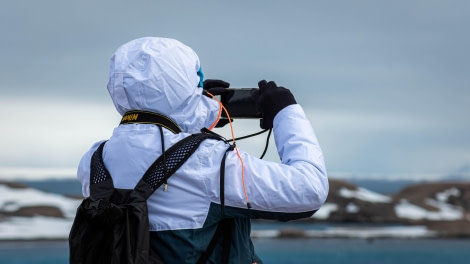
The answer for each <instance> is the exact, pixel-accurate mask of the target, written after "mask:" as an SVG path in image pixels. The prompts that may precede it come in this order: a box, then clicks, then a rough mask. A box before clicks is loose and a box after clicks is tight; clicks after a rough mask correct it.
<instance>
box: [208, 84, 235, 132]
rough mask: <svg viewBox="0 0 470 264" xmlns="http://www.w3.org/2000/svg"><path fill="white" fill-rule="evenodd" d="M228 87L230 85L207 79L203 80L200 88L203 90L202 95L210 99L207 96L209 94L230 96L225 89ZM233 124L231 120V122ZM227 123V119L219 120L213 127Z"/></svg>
mask: <svg viewBox="0 0 470 264" xmlns="http://www.w3.org/2000/svg"><path fill="white" fill-rule="evenodd" d="M229 87H230V83H228V82H226V81H222V80H217V79H207V80H204V82H203V86H202V88H203V89H204V95H206V96H208V97H211V96H210V95H208V94H207V92H209V93H210V94H212V95H224V96H232V95H230V94H229V93H231V92H229V91H227V88H229ZM231 121H232V122H233V119H232V120H231ZM228 123H229V120H228V119H220V120H219V122H218V123H217V124H216V125H215V127H223V126H225V125H226V124H228Z"/></svg>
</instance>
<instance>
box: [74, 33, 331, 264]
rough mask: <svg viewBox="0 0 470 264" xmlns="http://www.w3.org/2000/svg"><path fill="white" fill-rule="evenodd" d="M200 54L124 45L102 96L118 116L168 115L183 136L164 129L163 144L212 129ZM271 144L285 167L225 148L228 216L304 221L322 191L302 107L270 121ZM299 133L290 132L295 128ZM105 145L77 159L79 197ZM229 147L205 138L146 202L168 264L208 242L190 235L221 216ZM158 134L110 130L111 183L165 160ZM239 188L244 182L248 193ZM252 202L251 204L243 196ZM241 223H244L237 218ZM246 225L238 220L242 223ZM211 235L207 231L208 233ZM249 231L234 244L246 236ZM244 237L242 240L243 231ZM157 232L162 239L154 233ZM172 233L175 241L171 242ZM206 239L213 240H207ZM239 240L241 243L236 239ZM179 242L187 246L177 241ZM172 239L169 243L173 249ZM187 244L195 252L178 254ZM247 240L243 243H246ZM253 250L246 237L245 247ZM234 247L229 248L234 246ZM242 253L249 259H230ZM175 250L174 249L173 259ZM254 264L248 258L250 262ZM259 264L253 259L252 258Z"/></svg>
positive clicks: (190, 256)
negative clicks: (164, 187) (222, 169)
mask: <svg viewBox="0 0 470 264" xmlns="http://www.w3.org/2000/svg"><path fill="white" fill-rule="evenodd" d="M199 70H200V63H199V58H198V56H197V55H196V53H195V52H194V51H193V50H192V49H191V48H189V47H187V46H185V45H184V44H182V43H181V42H179V41H177V40H173V39H167V38H154V37H148V38H140V39H136V40H133V41H131V42H128V43H126V44H124V45H123V46H121V47H120V48H119V49H118V50H117V51H116V52H115V54H114V55H113V56H112V58H111V64H110V75H109V82H108V91H109V93H110V95H111V98H112V100H113V102H114V105H115V106H116V109H117V110H118V112H119V113H120V114H121V115H124V113H125V112H127V111H130V110H145V111H150V112H156V113H159V114H163V115H165V116H168V117H169V118H171V119H172V120H173V121H174V122H176V124H177V125H178V126H179V127H180V128H181V129H182V131H183V132H181V133H179V134H173V133H172V132H171V131H169V130H167V129H163V132H164V139H165V142H164V143H165V144H164V145H165V147H166V148H169V147H170V146H172V145H173V144H175V143H176V142H178V141H179V140H181V139H182V138H184V137H186V136H188V135H189V134H192V133H198V132H199V131H200V129H201V128H204V127H211V126H212V125H213V124H214V123H216V122H217V121H218V120H217V118H218V113H219V107H220V106H219V103H218V102H216V101H215V100H213V99H211V98H208V97H206V96H204V95H202V88H200V87H198V84H199V83H200V81H201V79H200V76H199V75H198V71H199ZM273 124H274V127H273V133H274V139H275V142H276V147H277V150H278V153H279V155H280V158H281V161H282V163H275V162H269V161H263V160H260V159H259V158H256V157H253V156H251V155H249V154H248V153H246V152H244V151H243V150H239V153H240V155H241V158H242V160H243V163H244V182H243V179H242V165H241V162H240V160H239V158H238V157H237V155H236V153H235V151H229V152H228V154H227V157H226V165H225V205H226V206H227V208H228V209H226V214H227V216H228V217H234V218H237V219H245V220H247V221H248V222H246V221H244V224H243V225H245V224H248V225H249V219H250V218H251V219H253V218H269V219H280V220H290V219H297V218H301V217H308V216H310V215H312V214H313V213H314V212H315V211H316V210H318V209H319V208H320V207H321V205H322V204H323V203H324V201H325V199H326V197H327V194H328V179H327V176H326V169H325V164H324V160H323V154H322V151H321V149H320V146H319V144H318V142H317V138H316V136H315V134H314V131H313V129H312V127H311V125H310V123H309V121H308V120H307V118H306V117H305V114H304V112H303V110H302V108H301V107H300V106H299V105H297V104H295V105H290V106H288V107H286V108H284V109H283V110H281V111H280V112H279V113H278V114H277V115H276V117H275V118H274V122H273ZM293 128H295V129H293ZM100 143H101V142H97V143H95V144H94V145H93V146H92V147H91V149H90V150H89V151H88V152H87V153H86V154H85V155H84V156H83V158H82V159H81V161H80V164H79V167H78V179H79V180H80V182H81V183H82V186H83V195H84V196H85V197H87V196H89V177H90V160H91V156H92V154H93V153H94V151H95V150H96V149H97V147H98V146H99V144H100ZM227 147H228V145H227V144H226V143H224V142H222V141H217V140H212V139H209V140H205V141H203V142H202V144H201V145H200V146H199V148H198V149H197V151H196V152H195V153H194V154H193V155H192V156H191V157H190V158H189V159H188V160H187V161H186V162H185V164H184V165H183V166H182V167H181V168H180V169H179V170H178V171H177V172H176V173H175V174H174V175H173V176H172V177H171V178H169V180H168V191H163V190H162V187H161V188H160V189H158V190H156V191H155V193H154V194H153V195H152V196H151V197H150V198H149V200H148V209H149V222H150V231H152V233H155V241H157V242H158V243H157V242H155V243H157V244H158V246H159V247H160V249H159V250H160V253H161V254H162V255H164V256H163V258H164V259H165V260H166V261H167V262H168V263H191V262H193V263H194V259H197V257H198V256H199V255H198V254H199V253H200V252H201V251H203V250H204V249H205V247H206V246H207V243H208V241H207V243H205V242H201V241H199V240H198V239H197V240H198V241H193V242H188V241H189V240H191V239H194V234H195V233H194V232H196V233H197V232H199V233H197V234H200V232H204V229H205V227H207V226H208V225H210V223H212V222H214V223H215V222H217V221H218V220H220V219H219V218H217V217H215V218H214V217H212V214H213V213H215V212H219V213H220V210H219V209H217V210H214V208H219V207H220V204H221V201H220V197H219V190H220V186H219V185H220V182H219V177H220V164H221V160H222V157H223V154H224V153H225V151H226V149H227ZM161 154H162V153H161V140H160V131H159V129H158V127H157V126H155V125H153V124H125V125H119V126H118V127H116V128H115V129H114V132H113V134H112V136H111V138H110V139H109V140H108V142H107V143H106V145H105V146H104V151H103V160H104V164H105V165H106V168H107V169H108V171H109V172H110V174H111V176H112V178H113V182H114V186H115V187H116V188H122V189H132V188H134V187H135V185H136V183H137V182H138V181H139V180H140V178H141V177H142V175H143V174H144V173H145V171H146V170H147V168H148V167H149V166H150V165H151V164H152V163H153V162H154V161H155V160H156V159H157V158H158V157H159V156H160V155H161ZM244 186H246V194H245V189H244ZM247 197H248V201H249V202H250V204H251V205H252V208H251V209H248V208H247V201H246V198H247ZM242 222H243V221H242ZM240 225H242V224H240ZM211 230H213V229H211ZM249 230H250V229H249V227H247V231H244V232H245V234H244V235H242V236H240V237H239V238H238V239H240V240H249ZM246 232H248V234H246ZM159 234H162V235H161V236H159ZM172 236H174V237H177V238H175V239H174V241H173V242H175V241H176V242H175V243H173V242H172V241H168V240H172V239H171V237H172ZM206 237H209V238H210V236H206ZM234 239H237V238H234ZM180 240H185V241H186V242H185V243H181V244H179V242H177V241H180ZM172 243H173V244H172ZM188 243H189V244H192V245H193V246H194V247H195V248H192V249H187V250H183V249H178V250H176V251H175V248H176V247H180V248H181V247H182V245H186V246H187V245H188ZM242 243H243V242H242ZM246 244H247V245H248V248H251V249H252V245H251V241H246ZM237 245H238V246H240V244H238V243H233V245H232V247H237ZM241 251H245V253H243V254H246V256H232V254H235V253H233V252H238V253H240V252H241ZM175 252H176V253H175ZM231 259H233V263H244V262H237V261H252V262H253V261H255V260H256V257H255V254H254V251H253V250H251V251H250V250H246V249H243V250H242V249H240V248H238V249H236V250H232V251H231ZM246 263H251V262H246ZM258 263H260V262H259V260H258Z"/></svg>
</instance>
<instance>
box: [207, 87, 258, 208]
mask: <svg viewBox="0 0 470 264" xmlns="http://www.w3.org/2000/svg"><path fill="white" fill-rule="evenodd" d="M206 93H207V94H208V95H209V96H211V97H212V99H214V100H216V101H217V102H218V103H219V104H220V107H219V113H218V117H217V120H216V121H215V122H214V124H212V125H211V127H210V128H209V130H211V129H213V128H214V127H215V125H216V124H217V122H218V121H219V119H220V116H221V114H222V109H223V111H224V112H225V114H226V115H227V118H228V122H229V124H230V132H231V134H232V141H233V146H234V149H235V153H236V154H237V157H238V159H239V160H240V164H241V165H242V185H243V194H244V195H245V201H246V205H247V207H248V208H251V204H250V202H249V199H248V193H247V191H246V185H245V164H244V163H243V159H242V156H241V155H240V152H239V151H238V147H237V146H236V141H235V132H234V131H233V125H232V119H231V118H230V114H229V113H228V111H227V109H226V108H225V106H224V105H223V104H222V102H221V101H220V100H219V99H217V97H215V96H214V95H213V94H211V93H209V92H206Z"/></svg>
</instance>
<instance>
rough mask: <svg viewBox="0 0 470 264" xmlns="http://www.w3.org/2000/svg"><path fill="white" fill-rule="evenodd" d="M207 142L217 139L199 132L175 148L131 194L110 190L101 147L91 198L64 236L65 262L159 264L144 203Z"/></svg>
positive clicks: (92, 177) (96, 155) (92, 176)
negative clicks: (67, 254) (66, 244)
mask: <svg viewBox="0 0 470 264" xmlns="http://www.w3.org/2000/svg"><path fill="white" fill-rule="evenodd" d="M207 138H217V137H215V136H214V135H210V134H207V133H199V134H194V135H191V136H188V137H186V138H184V139H183V140H181V141H179V142H177V143H176V144H174V145H173V146H172V147H170V148H169V149H168V150H167V151H165V152H164V153H163V154H162V155H161V156H160V157H159V158H158V159H157V160H156V161H155V162H154V163H153V164H152V165H151V166H150V167H149V168H148V170H147V172H146V173H145V174H144V175H143V176H142V178H141V179H140V181H139V182H138V183H137V185H136V187H135V188H134V189H133V190H132V189H130V190H127V189H116V188H114V185H113V180H112V178H111V175H110V174H109V172H108V170H107V169H106V167H105V166H104V163H103V159H102V154H103V147H104V145H105V143H106V142H103V143H102V144H101V145H100V146H99V147H98V149H97V150H96V151H95V153H94V154H93V156H92V159H91V172H90V197H88V198H86V199H84V200H83V202H82V203H81V204H80V206H79V207H78V209H77V214H76V217H75V220H74V222H73V225H72V229H71V231H70V234H69V247H70V263H77V264H78V263H80V264H85V263H100V264H102V263H113V264H116V263H126V264H137V263H139V264H140V263H163V262H162V261H161V259H160V257H159V256H158V255H157V254H156V253H155V252H154V251H153V250H152V249H151V247H150V239H149V237H150V232H149V220H148V209H147V199H148V198H149V197H150V195H152V193H153V192H154V191H155V190H156V189H157V188H159V187H160V186H161V185H162V184H164V183H165V184H166V180H167V179H168V178H169V177H170V176H171V175H172V174H173V173H174V172H175V171H176V170H177V169H178V168H179V167H181V165H183V163H184V162H185V161H186V160H187V159H188V158H189V157H190V156H191V154H192V153H194V151H196V149H197V148H198V146H199V145H200V143H201V142H202V141H203V140H205V139H207ZM217 139H219V138H217Z"/></svg>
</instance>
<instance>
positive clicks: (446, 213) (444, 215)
mask: <svg viewBox="0 0 470 264" xmlns="http://www.w3.org/2000/svg"><path fill="white" fill-rule="evenodd" d="M426 203H427V204H429V205H431V206H433V207H436V208H438V209H439V211H429V210H426V209H424V208H422V207H419V206H417V205H414V204H412V203H410V202H408V201H407V200H406V199H403V200H401V201H400V203H398V204H397V205H396V206H395V213H396V214H397V216H398V217H400V218H405V219H411V220H421V219H427V220H434V221H437V220H447V221H450V220H458V219H462V217H463V213H462V210H461V209H460V208H458V207H455V206H451V205H449V204H445V203H442V202H438V201H435V200H432V199H428V200H426Z"/></svg>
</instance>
